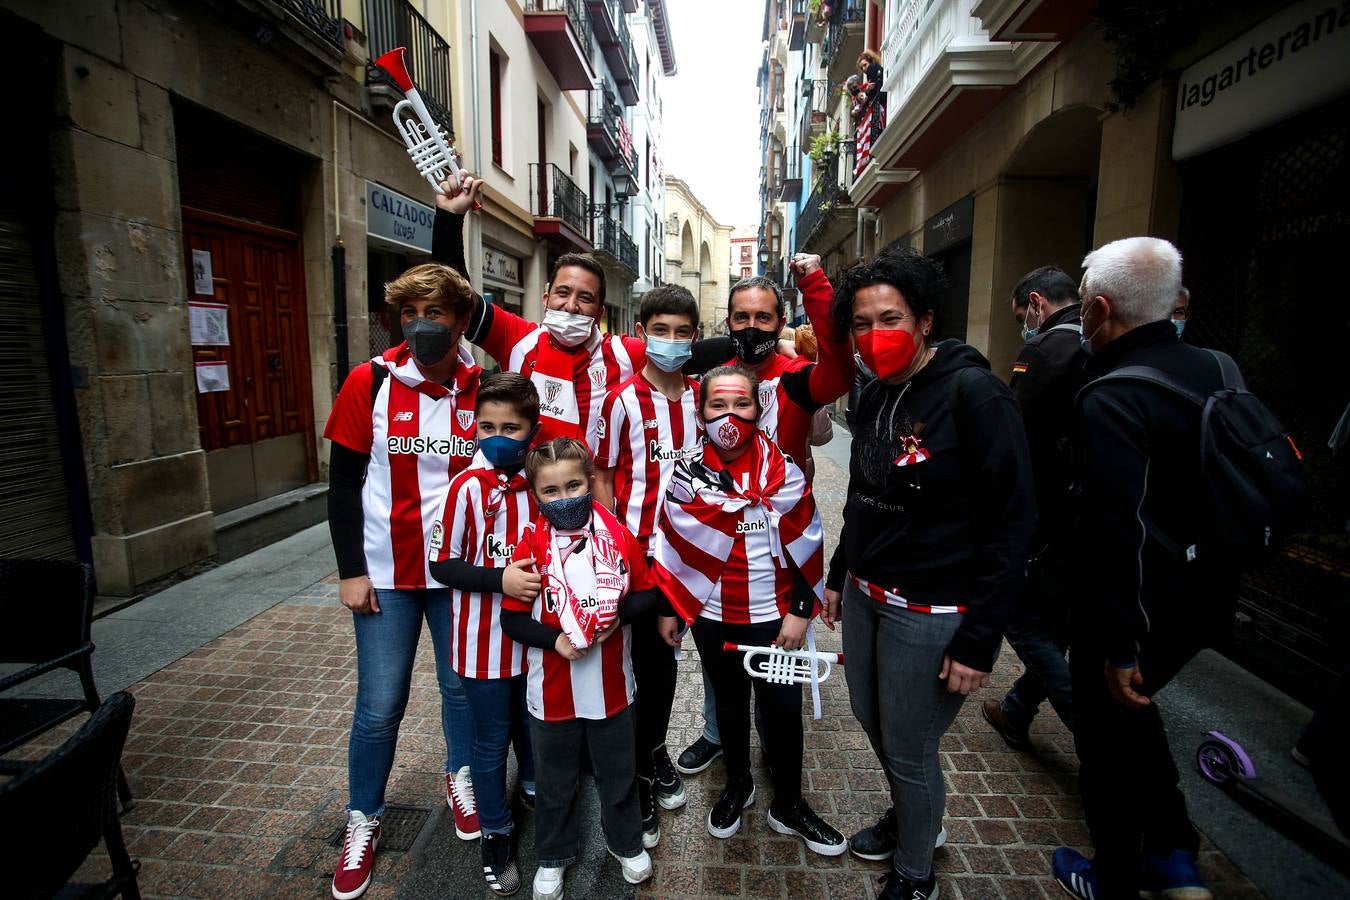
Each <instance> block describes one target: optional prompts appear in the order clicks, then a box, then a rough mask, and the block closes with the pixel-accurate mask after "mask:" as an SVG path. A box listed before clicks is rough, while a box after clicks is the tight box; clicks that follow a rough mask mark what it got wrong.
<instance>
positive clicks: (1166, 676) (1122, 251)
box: [1054, 237, 1237, 900]
mask: <svg viewBox="0 0 1350 900" xmlns="http://www.w3.org/2000/svg"><path fill="white" fill-rule="evenodd" d="M1083 267H1084V269H1085V270H1086V271H1085V273H1084V275H1083V281H1082V284H1081V286H1080V288H1079V294H1080V297H1081V300H1082V315H1083V337H1082V340H1083V343H1084V346H1085V347H1086V348H1087V349H1089V350H1090V352H1091V354H1092V355H1091V357H1090V358H1089V360H1088V363H1087V368H1088V371H1089V373H1090V374H1091V375H1092V376H1095V377H1096V378H1097V381H1095V382H1094V383H1092V384H1090V385H1089V386H1088V387H1087V388H1085V389H1084V390H1083V391H1082V392H1081V393H1080V394H1079V397H1078V404H1077V405H1078V413H1079V426H1080V428H1081V444H1080V446H1081V448H1082V459H1081V471H1080V473H1079V484H1080V485H1081V488H1082V493H1081V497H1080V501H1081V506H1080V512H1079V527H1078V529H1077V534H1078V546H1077V549H1076V556H1077V563H1078V567H1079V569H1078V572H1079V588H1078V591H1077V592H1076V598H1075V600H1074V603H1075V604H1076V606H1075V608H1074V609H1073V610H1072V612H1071V619H1072V626H1071V631H1072V646H1073V653H1072V654H1071V659H1070V669H1071V675H1072V683H1073V703H1074V715H1075V718H1076V719H1077V726H1076V728H1075V734H1074V739H1075V742H1076V744H1077V749H1078V758H1079V761H1080V763H1081V770H1080V776H1079V783H1080V789H1081V791H1082V795H1083V805H1084V808H1085V812H1086V817H1087V823H1088V830H1089V832H1090V834H1091V837H1092V843H1093V846H1094V848H1095V851H1096V853H1095V856H1094V857H1093V858H1092V859H1090V860H1089V859H1087V858H1085V857H1083V856H1081V855H1080V854H1078V853H1076V852H1075V851H1073V850H1071V849H1069V848H1067V847H1061V848H1060V849H1058V850H1057V851H1055V856H1054V874H1055V878H1056V880H1057V881H1058V882H1059V884H1060V886H1061V887H1063V888H1064V889H1065V890H1066V891H1068V892H1069V893H1070V894H1071V895H1073V896H1075V897H1080V898H1084V900H1103V898H1116V897H1129V898H1135V897H1139V896H1149V897H1166V898H1168V900H1204V898H1209V897H1210V896H1211V895H1210V892H1209V889H1208V888H1206V887H1205V884H1204V881H1203V880H1202V879H1201V877H1200V874H1199V872H1198V871H1197V870H1196V866H1195V855H1196V851H1197V850H1198V848H1199V839H1198V836H1197V834H1196V831H1195V829H1194V828H1193V827H1192V826H1191V823H1190V819H1189V818H1188V817H1187V814H1186V802H1185V799H1184V798H1183V796H1182V794H1181V791H1180V790H1179V788H1178V786H1177V770H1176V766H1175V765H1174V764H1173V762H1172V754H1171V751H1170V749H1169V748H1168V745H1167V734H1166V731H1165V730H1164V728H1163V722H1162V718H1161V716H1160V715H1159V713H1158V707H1157V702H1156V700H1155V697H1154V695H1155V694H1156V693H1157V691H1158V690H1159V689H1161V688H1162V687H1163V686H1164V685H1166V684H1167V683H1168V682H1169V681H1170V680H1171V679H1172V678H1173V677H1174V676H1175V675H1176V674H1177V673H1178V672H1179V671H1180V670H1181V668H1182V667H1183V666H1184V665H1185V664H1186V663H1187V662H1188V661H1189V660H1190V659H1191V657H1193V656H1194V655H1195V654H1196V653H1197V652H1198V651H1199V650H1200V649H1201V648H1202V647H1203V646H1205V645H1206V644H1207V643H1210V642H1212V640H1213V639H1215V638H1216V637H1218V636H1219V635H1218V629H1220V628H1222V627H1224V626H1225V625H1227V624H1228V623H1231V621H1232V619H1233V611H1234V608H1235V604H1236V599H1237V584H1236V579H1235V578H1234V576H1232V575H1231V574H1230V573H1226V572H1222V571H1218V570H1216V567H1214V566H1211V565H1208V564H1207V563H1206V562H1205V561H1204V560H1200V559H1188V558H1187V556H1188V555H1187V553H1186V551H1184V550H1181V551H1178V549H1177V548H1178V547H1190V546H1193V545H1194V544H1195V542H1196V539H1197V532H1198V530H1199V529H1201V528H1202V527H1203V521H1202V516H1203V515H1204V511H1205V510H1206V508H1207V502H1206V499H1205V494H1204V480H1203V479H1202V478H1201V475H1200V455H1199V448H1200V412H1201V410H1200V407H1199V406H1198V405H1197V404H1195V403H1194V402H1192V401H1191V400H1188V399H1186V398H1185V397H1184V396H1182V395H1181V394H1179V393H1177V392H1176V391H1174V390H1171V389H1169V388H1167V387H1164V386H1162V385H1160V384H1156V383H1151V382H1148V381H1145V380H1141V379H1139V378H1135V377H1121V376H1122V375H1128V374H1130V373H1118V374H1117V376H1116V377H1103V376H1109V373H1112V372H1117V371H1118V370H1121V369H1124V368H1125V367H1137V366H1144V367H1148V368H1149V369H1152V370H1154V374H1157V375H1160V376H1162V377H1164V378H1165V379H1166V380H1168V381H1170V382H1173V383H1174V384H1176V385H1178V386H1180V387H1182V388H1186V389H1189V390H1190V391H1193V392H1195V393H1197V394H1199V395H1201V396H1208V395H1209V394H1210V393H1212V392H1214V391H1216V390H1219V389H1221V388H1222V387H1223V384H1224V380H1223V375H1222V373H1221V371H1220V367H1219V362H1218V360H1217V359H1216V358H1215V356H1214V355H1212V354H1211V353H1209V352H1207V351H1205V350H1201V349H1199V348H1196V347H1191V346H1188V345H1186V344H1184V343H1182V342H1181V341H1180V340H1179V339H1178V335H1177V330H1176V328H1175V327H1174V326H1173V324H1172V321H1171V317H1172V310H1173V309H1174V308H1175V306H1176V301H1177V295H1178V293H1180V291H1181V286H1182V285H1181V254H1180V253H1179V252H1178V251H1177V248H1176V247H1174V246H1172V245H1171V244H1170V243H1168V242H1167V241H1164V240H1161V239H1158V238H1149V237H1134V238H1127V239H1125V240H1120V241H1113V242H1112V243H1109V244H1106V245H1105V246H1103V247H1100V248H1098V249H1097V250H1094V251H1093V252H1092V253H1089V254H1088V255H1087V258H1086V259H1084V260H1083ZM1135 371H1136V373H1137V370H1135ZM1141 892H1142V893H1141Z"/></svg>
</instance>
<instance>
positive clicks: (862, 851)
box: [848, 806, 899, 860]
mask: <svg viewBox="0 0 1350 900" xmlns="http://www.w3.org/2000/svg"><path fill="white" fill-rule="evenodd" d="M898 842H899V838H898V837H897V836H896V829H895V807H894V806H892V807H890V808H888V809H887V810H886V811H885V812H884V813H882V814H881V818H880V819H877V822H876V824H875V825H872V826H871V827H868V828H864V829H863V830H862V831H859V832H858V833H857V834H855V835H854V836H853V837H851V838H849V840H848V849H849V850H851V851H853V855H854V856H856V857H858V858H859V859H870V860H883V859H890V858H891V857H892V856H894V855H895V846H896V844H897V843H898Z"/></svg>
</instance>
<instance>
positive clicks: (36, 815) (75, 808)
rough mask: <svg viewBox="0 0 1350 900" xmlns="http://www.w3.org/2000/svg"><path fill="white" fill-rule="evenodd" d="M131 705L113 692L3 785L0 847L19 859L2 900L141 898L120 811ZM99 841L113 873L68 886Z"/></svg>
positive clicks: (136, 865)
mask: <svg viewBox="0 0 1350 900" xmlns="http://www.w3.org/2000/svg"><path fill="white" fill-rule="evenodd" d="M135 705H136V701H135V700H134V699H133V698H132V696H131V695H130V694H128V693H126V692H124V691H119V692H118V693H116V694H113V695H112V696H111V697H109V698H108V700H107V702H106V703H104V704H103V705H102V706H100V707H99V708H98V709H97V710H95V712H94V715H93V716H92V717H91V718H90V719H89V721H88V722H85V723H84V725H82V726H81V727H80V730H79V731H77V732H75V734H74V735H72V736H71V737H70V739H69V740H67V741H66V742H65V743H64V744H62V745H61V746H60V747H57V748H56V749H55V750H54V751H52V753H51V754H50V755H48V756H46V757H44V758H43V759H40V760H37V761H36V762H30V763H27V764H25V766H24V768H23V770H22V771H21V772H20V773H19V775H18V776H17V777H16V778H15V779H14V780H13V781H10V782H7V783H5V784H0V846H2V847H4V848H5V850H6V852H7V853H8V854H10V858H11V859H13V860H15V861H16V864H15V865H12V866H10V868H9V871H8V872H7V873H6V875H5V886H4V895H5V896H6V897H14V898H19V900H30V898H32V900H37V898H48V897H54V896H58V895H59V896H60V897H62V898H66V897H79V898H85V897H116V896H119V895H120V896H122V897H125V898H128V900H140V896H141V892H140V888H139V886H138V885H137V883H136V873H137V871H138V870H139V869H140V863H138V862H133V861H132V859H131V857H130V855H129V854H128V853H127V845H126V841H125V840H123V838H122V822H121V820H120V819H119V818H118V815H117V773H118V768H119V760H120V759H121V757H122V747H123V746H124V745H125V744H126V740H127V731H128V730H129V729H130V728H131V713H132V710H133V709H134V708H135ZM100 839H101V840H102V841H103V844H104V846H105V847H106V848H107V851H108V858H109V859H110V860H111V861H112V877H111V878H109V879H108V880H107V881H105V882H102V883H99V884H68V883H67V882H69V880H70V878H71V876H73V875H74V874H75V873H76V871H78V870H79V868H80V866H81V865H82V864H83V863H84V860H85V858H86V857H88V856H89V854H90V852H92V851H93V849H94V848H95V847H96V846H98V842H99V840H100Z"/></svg>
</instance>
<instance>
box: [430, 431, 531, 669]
mask: <svg viewBox="0 0 1350 900" xmlns="http://www.w3.org/2000/svg"><path fill="white" fill-rule="evenodd" d="M538 514H539V510H538V507H537V506H536V505H535V502H534V494H533V493H532V492H531V491H530V489H529V486H528V485H527V484H526V483H525V476H524V475H522V474H521V473H520V472H516V473H513V474H511V475H509V476H508V475H506V474H505V473H502V472H500V471H498V470H497V469H495V468H493V466H492V465H491V464H490V463H488V461H487V459H486V458H485V457H484V456H483V454H481V453H479V454H478V455H477V456H475V457H474V459H473V465H471V466H470V467H469V468H468V469H465V470H464V471H463V472H461V473H460V474H459V475H457V476H455V480H454V481H452V482H451V483H450V492H449V494H448V495H447V496H446V499H445V512H444V514H443V515H442V517H441V519H440V521H438V522H437V523H436V528H435V529H434V530H433V531H432V533H431V539H430V541H429V542H428V545H427V556H428V557H429V558H430V559H431V561H433V562H444V561H445V560H448V559H462V560H464V561H465V562H468V563H470V564H472V565H475V566H479V567H482V568H487V569H504V568H506V566H507V565H508V564H509V563H510V561H511V557H512V555H513V554H514V553H515V551H516V547H517V545H518V544H519V543H520V539H521V537H522V536H523V535H524V533H525V529H526V527H527V526H528V525H529V524H530V522H532V521H534V518H535V516H537V515H538ZM501 611H502V595H501V594H491V593H479V592H474V591H460V590H452V591H451V592H450V666H451V668H453V669H454V670H455V672H457V673H458V674H459V675H460V676H462V677H465V678H510V677H512V676H514V675H519V674H520V673H521V672H523V671H525V648H524V647H522V646H521V645H519V644H517V643H516V642H515V641H512V640H511V639H510V638H509V637H507V636H506V634H505V633H504V632H503V631H502V623H501Z"/></svg>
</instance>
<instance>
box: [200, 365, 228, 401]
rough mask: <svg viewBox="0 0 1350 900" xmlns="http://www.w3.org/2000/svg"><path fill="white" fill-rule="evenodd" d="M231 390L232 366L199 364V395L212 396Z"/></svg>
mask: <svg viewBox="0 0 1350 900" xmlns="http://www.w3.org/2000/svg"><path fill="white" fill-rule="evenodd" d="M229 389H230V364H229V363H224V362H199V363H197V393H199V394H211V393H215V392H216V391H228V390H229Z"/></svg>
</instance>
